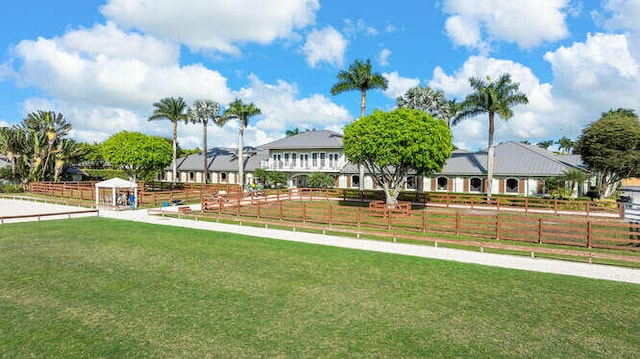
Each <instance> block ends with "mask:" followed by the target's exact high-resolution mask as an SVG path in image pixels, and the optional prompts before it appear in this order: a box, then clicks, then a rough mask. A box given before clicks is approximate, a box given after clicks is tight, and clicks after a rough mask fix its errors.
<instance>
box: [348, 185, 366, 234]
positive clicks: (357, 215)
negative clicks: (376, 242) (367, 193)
mask: <svg viewBox="0 0 640 359" xmlns="http://www.w3.org/2000/svg"><path fill="white" fill-rule="evenodd" d="M345 193H346V192H345ZM361 211H362V209H361V208H360V207H358V210H357V211H356V223H357V224H358V230H359V229H360V216H361Z"/></svg>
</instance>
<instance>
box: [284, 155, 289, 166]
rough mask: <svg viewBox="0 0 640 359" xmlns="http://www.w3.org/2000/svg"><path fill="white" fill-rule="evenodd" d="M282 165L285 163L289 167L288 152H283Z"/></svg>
mask: <svg viewBox="0 0 640 359" xmlns="http://www.w3.org/2000/svg"><path fill="white" fill-rule="evenodd" d="M284 165H285V167H289V154H288V153H285V154H284Z"/></svg>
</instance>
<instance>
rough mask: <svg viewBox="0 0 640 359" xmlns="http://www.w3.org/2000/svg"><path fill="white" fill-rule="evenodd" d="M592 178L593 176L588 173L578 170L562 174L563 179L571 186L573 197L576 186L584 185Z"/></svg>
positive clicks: (569, 170) (573, 169)
mask: <svg viewBox="0 0 640 359" xmlns="http://www.w3.org/2000/svg"><path fill="white" fill-rule="evenodd" d="M590 177H591V176H590V175H589V174H588V173H587V172H585V171H583V170H581V169H578V168H570V169H568V170H565V171H564V172H563V173H562V179H563V180H564V181H567V182H569V183H570V184H571V196H573V191H574V190H575V188H576V185H577V184H580V183H584V182H585V181H586V180H588V179H589V178H590Z"/></svg>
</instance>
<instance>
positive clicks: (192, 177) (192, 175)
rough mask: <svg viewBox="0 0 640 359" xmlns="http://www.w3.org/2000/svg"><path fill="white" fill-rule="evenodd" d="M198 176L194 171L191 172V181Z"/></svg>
mask: <svg viewBox="0 0 640 359" xmlns="http://www.w3.org/2000/svg"><path fill="white" fill-rule="evenodd" d="M195 177H196V174H195V173H193V172H189V181H193V180H194V179H195Z"/></svg>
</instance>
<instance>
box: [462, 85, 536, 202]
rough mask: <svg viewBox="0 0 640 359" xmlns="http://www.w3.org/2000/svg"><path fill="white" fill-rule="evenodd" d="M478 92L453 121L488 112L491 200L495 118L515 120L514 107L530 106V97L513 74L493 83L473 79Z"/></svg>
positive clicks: (467, 98)
mask: <svg viewBox="0 0 640 359" xmlns="http://www.w3.org/2000/svg"><path fill="white" fill-rule="evenodd" d="M469 84H470V85H471V87H472V88H473V89H474V92H473V93H471V94H470V95H468V96H467V97H466V98H465V99H464V101H463V102H462V103H461V104H460V112H459V113H458V115H457V116H456V118H455V119H454V121H453V124H454V125H456V124H458V123H459V122H460V121H462V120H464V119H467V118H470V117H475V116H478V115H480V114H483V113H486V114H488V115H489V141H488V144H487V151H488V153H487V197H491V194H492V193H493V192H492V187H493V186H492V182H493V161H494V158H493V152H494V149H493V134H494V132H495V121H494V119H495V115H496V114H497V115H498V116H500V118H502V119H503V120H505V121H508V120H509V119H511V117H513V110H512V109H511V107H513V106H516V105H520V104H527V103H529V99H528V98H527V95H525V94H524V93H522V92H520V91H519V87H520V84H519V83H515V82H512V81H511V75H510V74H502V75H501V76H500V77H499V78H498V80H496V81H493V80H491V78H490V77H489V76H487V79H486V80H482V79H480V78H477V77H472V78H470V79H469Z"/></svg>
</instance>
